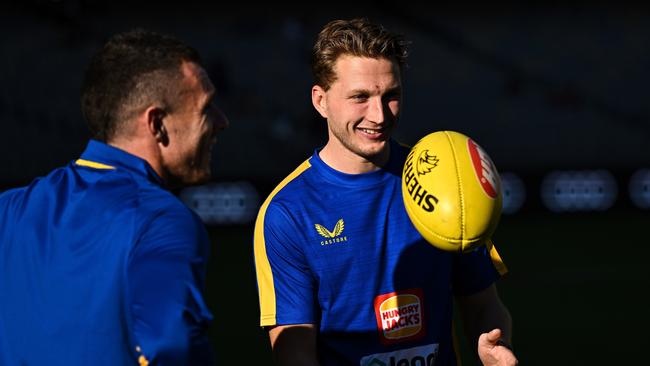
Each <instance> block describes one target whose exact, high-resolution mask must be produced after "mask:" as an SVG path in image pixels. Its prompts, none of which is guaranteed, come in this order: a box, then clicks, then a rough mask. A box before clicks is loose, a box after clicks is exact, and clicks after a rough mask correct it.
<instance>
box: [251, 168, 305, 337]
mask: <svg viewBox="0 0 650 366" xmlns="http://www.w3.org/2000/svg"><path fill="white" fill-rule="evenodd" d="M309 167H311V164H310V163H309V160H305V161H304V162H303V163H302V164H300V166H298V168H296V170H294V171H293V172H292V173H291V174H289V175H288V176H287V177H286V178H284V180H283V181H282V182H280V184H278V186H277V187H275V189H274V190H273V191H272V192H271V194H270V195H269V196H268V197H267V199H266V201H264V203H263V204H262V207H260V211H259V213H258V214H257V220H255V233H254V236H253V249H254V252H255V272H256V273H257V288H258V291H259V297H260V313H261V316H260V325H261V326H263V327H264V326H269V325H275V324H276V323H277V320H276V316H275V315H276V302H275V287H274V284H273V272H272V271H271V263H270V262H269V258H268V257H267V255H266V241H265V239H264V216H265V215H266V209H267V208H268V207H269V203H270V202H271V200H272V199H273V197H274V196H275V195H276V194H277V193H278V192H279V191H280V190H281V189H282V188H284V186H286V185H287V184H289V182H291V181H292V180H294V179H295V178H296V177H298V176H299V175H300V174H302V173H303V172H304V171H305V170H307V169H308V168H309Z"/></svg>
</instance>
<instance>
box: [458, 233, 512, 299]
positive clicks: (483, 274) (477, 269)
mask: <svg viewBox="0 0 650 366" xmlns="http://www.w3.org/2000/svg"><path fill="white" fill-rule="evenodd" d="M506 272H507V269H506V267H505V265H504V264H503V261H502V260H501V257H500V256H499V253H498V252H497V250H496V247H495V246H494V244H493V243H492V241H491V240H488V242H487V244H486V245H482V246H480V247H478V248H477V249H475V250H473V251H471V252H469V253H464V254H456V255H455V256H454V260H453V272H452V289H453V292H454V295H457V296H467V295H472V294H474V293H477V292H479V291H481V290H484V289H486V288H487V287H488V286H490V285H491V284H492V283H494V282H495V281H496V280H498V279H499V277H500V276H502V275H504V274H505V273H506Z"/></svg>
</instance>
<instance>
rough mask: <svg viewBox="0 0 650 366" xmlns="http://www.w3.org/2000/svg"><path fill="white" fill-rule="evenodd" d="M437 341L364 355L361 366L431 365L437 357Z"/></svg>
mask: <svg viewBox="0 0 650 366" xmlns="http://www.w3.org/2000/svg"><path fill="white" fill-rule="evenodd" d="M438 348H439V345H438V343H433V344H426V345H424V346H418V347H413V348H407V349H400V350H397V351H393V352H385V353H375V354H373V355H368V356H365V357H363V358H362V359H361V362H360V363H359V364H360V365H361V366H402V365H404V366H416V365H417V366H433V365H435V363H436V358H437V357H438Z"/></svg>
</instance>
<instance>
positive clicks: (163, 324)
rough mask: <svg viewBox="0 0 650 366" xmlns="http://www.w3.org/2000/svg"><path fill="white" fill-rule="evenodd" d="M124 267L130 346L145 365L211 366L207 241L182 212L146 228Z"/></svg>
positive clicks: (179, 209) (158, 218)
mask: <svg viewBox="0 0 650 366" xmlns="http://www.w3.org/2000/svg"><path fill="white" fill-rule="evenodd" d="M146 226H147V227H146V228H145V229H144V231H143V233H142V235H141V237H140V239H139V241H138V242H137V244H136V245H135V247H134V248H133V249H132V252H131V255H130V258H129V263H128V266H127V281H128V283H127V301H128V308H129V309H130V313H131V324H132V326H131V332H132V333H131V339H132V342H133V343H134V344H133V345H132V346H133V348H134V350H135V351H136V354H137V355H138V357H139V358H140V361H141V362H140V364H142V359H143V358H144V359H145V360H146V361H147V362H148V364H149V365H212V364H213V362H214V360H213V353H212V349H211V347H210V343H209V340H208V337H207V327H208V325H209V323H210V322H211V320H212V315H211V314H210V311H209V310H208V307H207V306H206V304H205V301H204V298H203V288H204V282H205V272H206V264H207V260H208V257H209V240H208V237H207V234H206V232H205V229H204V228H203V226H202V223H201V222H200V221H199V219H198V218H197V217H196V216H194V215H193V214H192V213H191V212H190V211H189V210H187V209H185V208H184V207H180V206H179V207H174V208H173V209H166V210H165V211H164V213H161V214H159V215H156V217H154V218H153V219H152V220H151V222H150V223H149V224H148V225H146Z"/></svg>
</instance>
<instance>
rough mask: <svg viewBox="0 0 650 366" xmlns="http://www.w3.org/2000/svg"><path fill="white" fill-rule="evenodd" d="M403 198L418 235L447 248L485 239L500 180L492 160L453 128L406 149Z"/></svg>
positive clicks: (496, 209)
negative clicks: (409, 149) (407, 153)
mask: <svg viewBox="0 0 650 366" xmlns="http://www.w3.org/2000/svg"><path fill="white" fill-rule="evenodd" d="M402 197H403V198H404V206H405V207H406V212H407V213H408V216H409V218H410V219H411V221H412V222H413V225H414V226H415V228H416V229H417V230H418V231H419V232H420V234H422V236H423V237H424V238H425V239H426V240H427V241H428V242H429V243H431V244H432V245H434V246H436V247H438V248H440V249H442V250H445V251H450V252H468V251H471V250H473V249H474V248H476V247H478V246H480V245H482V244H485V242H486V240H487V239H489V238H490V237H491V236H492V234H493V233H494V230H495V229H496V227H497V224H498V221H499V218H500V216H501V201H502V195H501V182H500V179H499V175H498V172H497V170H496V168H495V166H494V164H493V163H492V160H491V159H490V157H489V156H488V155H487V153H486V152H485V150H483V149H482V148H481V147H480V146H479V145H478V144H477V143H476V142H474V141H473V140H472V139H471V138H469V137H467V136H465V135H463V134H462V133H459V132H454V131H438V132H433V133H430V134H428V135H426V136H425V137H423V138H422V139H421V140H420V141H418V142H417V143H416V144H415V146H413V148H411V151H410V153H409V155H408V157H407V158H406V162H405V163H404V170H403V172H402Z"/></svg>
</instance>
